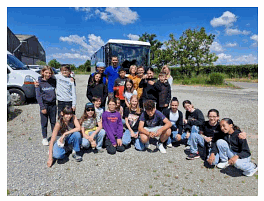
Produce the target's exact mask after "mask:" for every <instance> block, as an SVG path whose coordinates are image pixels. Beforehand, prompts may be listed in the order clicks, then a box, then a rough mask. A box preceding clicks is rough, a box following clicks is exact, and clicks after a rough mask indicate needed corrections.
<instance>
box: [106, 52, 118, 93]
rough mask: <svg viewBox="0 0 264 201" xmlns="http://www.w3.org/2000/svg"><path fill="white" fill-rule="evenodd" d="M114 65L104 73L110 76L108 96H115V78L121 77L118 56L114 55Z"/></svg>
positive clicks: (112, 61)
mask: <svg viewBox="0 0 264 201" xmlns="http://www.w3.org/2000/svg"><path fill="white" fill-rule="evenodd" d="M111 63H112V65H111V66H108V67H107V68H106V69H105V72H104V74H105V75H107V76H108V98H110V97H114V83H115V79H116V78H118V77H119V74H118V70H119V68H121V67H120V66H119V65H118V58H117V56H112V60H111Z"/></svg>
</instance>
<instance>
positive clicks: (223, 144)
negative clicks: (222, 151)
mask: <svg viewBox="0 0 264 201" xmlns="http://www.w3.org/2000/svg"><path fill="white" fill-rule="evenodd" d="M225 145H227V142H226V141H225V140H223V139H219V140H217V141H216V146H218V147H219V146H225Z"/></svg>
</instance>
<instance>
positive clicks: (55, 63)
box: [48, 59, 61, 69]
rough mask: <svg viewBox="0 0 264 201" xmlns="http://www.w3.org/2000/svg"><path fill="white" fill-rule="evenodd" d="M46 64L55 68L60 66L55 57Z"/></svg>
mask: <svg viewBox="0 0 264 201" xmlns="http://www.w3.org/2000/svg"><path fill="white" fill-rule="evenodd" d="M48 65H49V66H51V67H54V68H56V69H58V68H60V66H61V64H60V63H59V62H58V61H57V60H56V59H52V60H50V61H49V63H48Z"/></svg>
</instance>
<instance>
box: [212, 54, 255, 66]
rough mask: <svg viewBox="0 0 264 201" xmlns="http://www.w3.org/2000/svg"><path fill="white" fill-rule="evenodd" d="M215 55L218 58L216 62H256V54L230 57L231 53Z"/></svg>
mask: <svg viewBox="0 0 264 201" xmlns="http://www.w3.org/2000/svg"><path fill="white" fill-rule="evenodd" d="M217 56H218V60H217V62H215V63H216V64H255V63H257V62H258V58H257V56H254V55H253V54H248V55H240V56H237V57H232V55H229V54H224V53H220V54H218V55H217Z"/></svg>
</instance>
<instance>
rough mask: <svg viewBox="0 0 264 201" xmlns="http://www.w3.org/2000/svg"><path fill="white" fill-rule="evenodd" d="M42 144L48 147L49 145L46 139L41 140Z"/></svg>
mask: <svg viewBox="0 0 264 201" xmlns="http://www.w3.org/2000/svg"><path fill="white" fill-rule="evenodd" d="M42 144H43V145H44V146H48V145H49V142H48V140H47V138H43V140H42Z"/></svg>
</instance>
